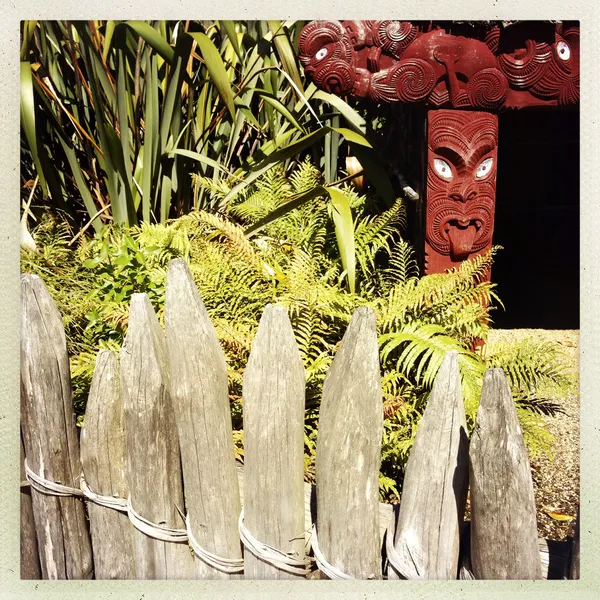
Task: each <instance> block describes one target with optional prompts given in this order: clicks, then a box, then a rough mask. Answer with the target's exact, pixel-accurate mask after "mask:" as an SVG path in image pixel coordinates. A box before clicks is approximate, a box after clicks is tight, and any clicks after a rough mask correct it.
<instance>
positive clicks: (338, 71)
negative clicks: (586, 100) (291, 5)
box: [299, 20, 579, 111]
mask: <svg viewBox="0 0 600 600" xmlns="http://www.w3.org/2000/svg"><path fill="white" fill-rule="evenodd" d="M473 31H478V30H476V29H473ZM473 35H474V36H475V34H473ZM477 35H479V36H480V37H481V39H478V38H477V37H465V36H458V35H454V34H452V33H450V32H449V31H448V29H447V26H446V28H444V27H442V26H438V25H435V23H427V24H426V25H423V24H416V23H411V22H410V21H391V20H387V21H313V22H311V23H309V24H308V25H307V26H306V27H305V28H304V29H303V31H302V33H301V35H300V40H299V49H300V60H301V62H302V64H303V65H304V67H305V71H306V73H307V74H308V75H309V76H310V77H312V78H313V80H314V82H315V84H316V85H317V86H318V87H321V88H322V89H325V90H326V91H328V92H332V93H337V94H347V95H353V96H356V97H359V98H368V99H371V100H374V101H377V102H390V103H391V102H406V103H413V102H419V103H424V104H426V105H429V106H431V107H434V108H441V107H448V108H467V109H482V110H489V111H496V110H500V109H503V108H520V107H522V106H543V105H550V106H552V105H560V106H564V105H568V104H576V103H577V102H578V101H579V27H577V26H571V25H564V24H551V23H544V24H542V27H541V28H540V27H538V28H537V29H536V28H532V27H531V26H530V25H528V24H527V23H519V24H515V25H511V26H508V27H505V28H504V27H501V26H499V25H490V26H489V28H488V29H487V31H486V32H485V33H484V34H480V33H477Z"/></svg>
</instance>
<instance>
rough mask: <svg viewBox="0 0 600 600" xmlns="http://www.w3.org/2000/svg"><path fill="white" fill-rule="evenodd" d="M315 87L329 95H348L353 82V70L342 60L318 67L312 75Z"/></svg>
mask: <svg viewBox="0 0 600 600" xmlns="http://www.w3.org/2000/svg"><path fill="white" fill-rule="evenodd" d="M313 80H314V82H315V85H316V86H317V87H319V88H321V89H322V90H325V91H326V92H328V93H330V94H349V93H350V92H351V91H352V87H353V86H354V80H355V72H354V69H352V67H351V66H350V65H349V64H348V63H347V62H344V61H343V60H331V61H328V62H326V63H324V64H322V65H319V66H318V67H317V68H316V69H315V72H314V73H313Z"/></svg>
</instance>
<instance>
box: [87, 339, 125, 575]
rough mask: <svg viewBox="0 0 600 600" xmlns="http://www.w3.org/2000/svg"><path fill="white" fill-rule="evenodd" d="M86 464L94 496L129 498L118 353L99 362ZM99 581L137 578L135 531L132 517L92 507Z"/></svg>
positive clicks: (90, 406) (89, 408)
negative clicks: (131, 520)
mask: <svg viewBox="0 0 600 600" xmlns="http://www.w3.org/2000/svg"><path fill="white" fill-rule="evenodd" d="M80 444H81V464H82V466H83V474H84V477H85V481H86V483H87V485H88V486H89V488H90V489H91V490H92V492H94V493H96V494H100V495H102V496H110V497H116V498H122V499H127V496H128V495H129V487H128V485H127V479H126V476H125V469H126V460H125V428H124V422H123V401H122V400H121V385H120V381H119V364H118V358H117V355H116V354H115V353H114V352H109V351H107V350H101V351H100V352H99V353H98V356H97V358H96V367H95V369H94V377H93V379H92V384H91V387H90V392H89V396H88V401H87V405H86V409H85V417H84V420H83V428H82V431H81V439H80ZM87 508H88V515H89V518H90V531H91V534H92V550H93V552H94V575H95V578H96V579H134V578H135V553H134V550H133V528H132V526H131V523H130V522H129V518H128V517H127V514H125V513H122V512H119V511H116V510H113V509H110V508H107V507H104V506H100V505H98V504H95V503H94V502H88V505H87Z"/></svg>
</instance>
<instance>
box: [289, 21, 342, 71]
mask: <svg viewBox="0 0 600 600" xmlns="http://www.w3.org/2000/svg"><path fill="white" fill-rule="evenodd" d="M344 34H345V31H344V28H343V27H342V24H341V23H340V22H339V21H312V22H311V23H309V24H308V25H306V27H304V29H303V30H302V32H301V33H300V38H299V39H298V49H299V51H300V52H299V57H300V62H301V63H302V64H303V65H306V64H308V63H309V62H310V59H311V58H312V57H313V56H314V55H315V54H316V53H317V52H318V51H319V50H320V49H321V48H323V47H324V46H326V45H327V44H333V43H334V42H339V41H340V40H341V39H342V38H343V37H344Z"/></svg>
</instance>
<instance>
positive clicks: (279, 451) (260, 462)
mask: <svg viewBox="0 0 600 600" xmlns="http://www.w3.org/2000/svg"><path fill="white" fill-rule="evenodd" d="M304 388H305V373H304V366H303V364H302V358H301V356H300V352H299V350H298V346H297V344H296V340H295V338H294V332H293V330H292V325H291V323H290V320H289V318H288V315H287V312H286V310H285V308H284V307H283V306H281V305H275V306H272V305H267V307H266V308H265V311H264V313H263V315H262V318H261V320H260V324H259V327H258V331H257V333H256V338H255V340H254V344H253V346H252V352H251V353H250V358H249V360H248V365H247V367H246V370H245V372H244V386H243V402H244V463H245V468H246V480H247V488H246V489H247V491H246V496H245V502H244V522H245V525H246V527H247V528H248V529H249V531H250V532H251V533H252V535H253V536H254V537H255V538H257V539H258V540H259V541H261V542H263V543H265V544H269V545H270V546H272V547H274V548H277V549H278V550H281V551H282V552H285V553H288V554H291V555H293V557H294V558H295V559H298V560H300V561H302V560H303V559H304ZM244 565H245V568H244V576H245V577H246V579H296V578H298V577H302V576H300V575H295V574H292V573H288V572H286V571H284V570H281V569H279V568H277V567H274V566H272V565H270V564H268V563H266V562H264V561H262V560H260V559H258V558H257V557H255V556H254V555H253V554H252V553H251V552H250V551H248V549H246V550H245V552H244Z"/></svg>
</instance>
